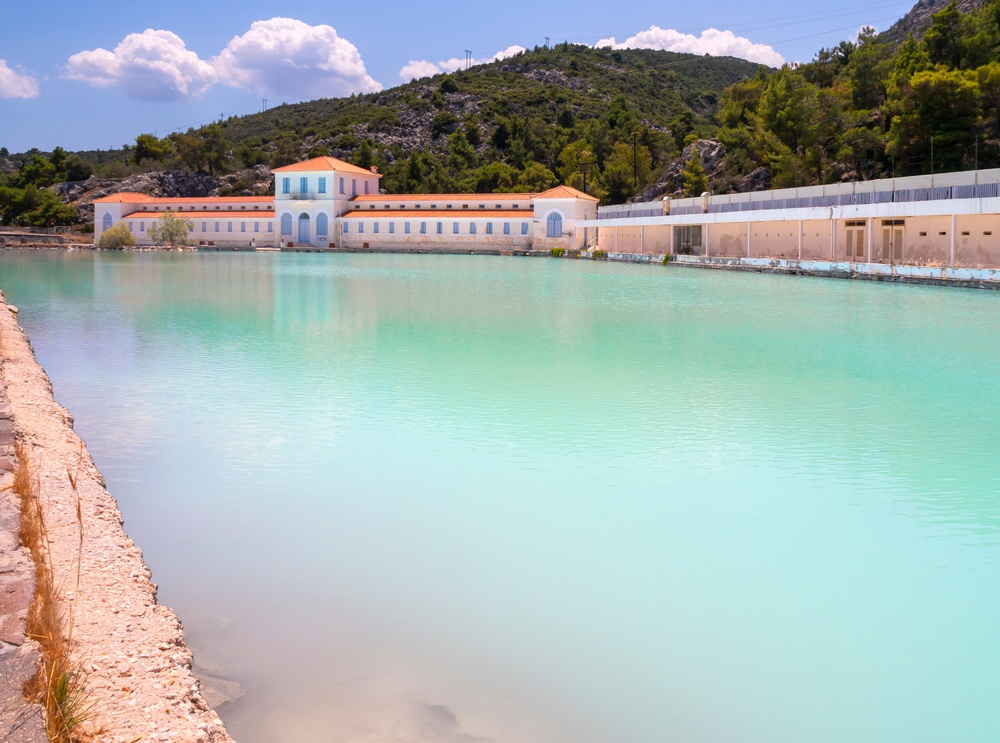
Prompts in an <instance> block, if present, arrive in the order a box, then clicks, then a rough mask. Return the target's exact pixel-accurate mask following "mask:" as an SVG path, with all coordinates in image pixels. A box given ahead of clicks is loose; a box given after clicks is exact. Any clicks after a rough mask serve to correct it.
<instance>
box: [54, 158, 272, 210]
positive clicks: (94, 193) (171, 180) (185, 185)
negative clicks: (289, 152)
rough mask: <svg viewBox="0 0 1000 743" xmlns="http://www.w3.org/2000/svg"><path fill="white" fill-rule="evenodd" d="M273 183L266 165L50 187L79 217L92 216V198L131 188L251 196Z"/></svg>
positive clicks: (165, 192)
mask: <svg viewBox="0 0 1000 743" xmlns="http://www.w3.org/2000/svg"><path fill="white" fill-rule="evenodd" d="M272 184H273V178H272V176H271V170H270V169H269V168H268V167H267V166H266V165H257V166H256V167H254V168H250V169H247V170H241V171H239V172H236V173H230V174H229V175H225V176H220V177H213V176H210V175H206V174H205V173H191V172H188V171H186V170H154V171H151V172H149V173H137V174H136V175H130V176H129V177H127V178H104V179H102V178H98V177H97V176H91V177H90V178H88V179H87V180H85V181H72V182H69V183H57V184H56V185H55V186H53V187H52V188H53V190H54V191H55V192H56V193H57V194H58V195H59V197H60V198H61V199H62V200H63V201H65V202H66V203H67V204H74V205H75V206H76V208H77V211H78V212H79V214H80V219H81V221H84V222H87V221H91V220H93V218H94V203H93V202H94V199H99V198H101V197H103V196H110V195H111V194H116V193H122V192H124V191H131V192H134V193H144V194H147V195H149V196H155V197H167V198H171V197H183V198H191V197H202V196H219V195H232V196H252V195H254V194H263V193H267V192H268V190H269V189H270V188H271V186H272Z"/></svg>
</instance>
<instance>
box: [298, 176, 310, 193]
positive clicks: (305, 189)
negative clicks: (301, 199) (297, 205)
mask: <svg viewBox="0 0 1000 743" xmlns="http://www.w3.org/2000/svg"><path fill="white" fill-rule="evenodd" d="M308 193H309V179H308V178H307V177H306V176H302V177H301V178H299V196H306V195H307V194H308Z"/></svg>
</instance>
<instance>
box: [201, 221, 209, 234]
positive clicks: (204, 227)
mask: <svg viewBox="0 0 1000 743" xmlns="http://www.w3.org/2000/svg"><path fill="white" fill-rule="evenodd" d="M201 231H202V232H208V222H202V223H201Z"/></svg>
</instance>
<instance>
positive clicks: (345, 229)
mask: <svg viewBox="0 0 1000 743" xmlns="http://www.w3.org/2000/svg"><path fill="white" fill-rule="evenodd" d="M350 231H351V225H350V224H349V223H347V222H344V234H345V235H346V234H347V233H348V232H350Z"/></svg>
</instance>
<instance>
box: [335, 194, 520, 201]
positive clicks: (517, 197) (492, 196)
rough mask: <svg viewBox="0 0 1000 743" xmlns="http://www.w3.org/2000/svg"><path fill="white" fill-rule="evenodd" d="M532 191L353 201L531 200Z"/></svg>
mask: <svg viewBox="0 0 1000 743" xmlns="http://www.w3.org/2000/svg"><path fill="white" fill-rule="evenodd" d="M532 196H533V194H530V193H391V194H382V195H378V194H370V195H367V196H355V197H354V198H352V199H351V201H364V202H368V201H413V202H417V201H419V202H424V201H468V202H470V203H471V202H473V201H481V202H487V201H524V200H530V199H531V197H532Z"/></svg>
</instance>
